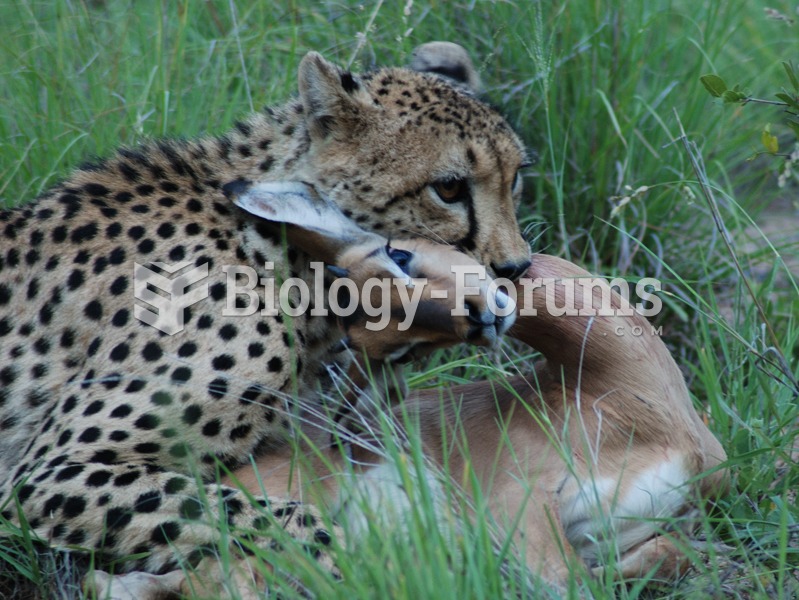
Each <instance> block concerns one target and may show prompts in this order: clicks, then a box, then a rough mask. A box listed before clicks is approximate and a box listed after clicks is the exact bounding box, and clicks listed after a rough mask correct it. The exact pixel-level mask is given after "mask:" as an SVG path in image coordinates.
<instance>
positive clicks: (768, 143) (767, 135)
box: [760, 125, 780, 154]
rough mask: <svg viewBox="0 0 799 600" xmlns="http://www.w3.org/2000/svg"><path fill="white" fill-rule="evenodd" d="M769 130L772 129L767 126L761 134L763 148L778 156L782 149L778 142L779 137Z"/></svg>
mask: <svg viewBox="0 0 799 600" xmlns="http://www.w3.org/2000/svg"><path fill="white" fill-rule="evenodd" d="M769 129H770V127H769V126H768V125H766V128H765V129H764V130H763V133H761V134H760V141H761V142H762V143H763V147H764V148H765V149H766V152H769V153H771V154H776V153H777V152H778V151H779V149H780V144H779V142H778V141H777V136H776V135H773V134H772V133H771V132H770V131H769Z"/></svg>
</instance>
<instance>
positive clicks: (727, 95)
mask: <svg viewBox="0 0 799 600" xmlns="http://www.w3.org/2000/svg"><path fill="white" fill-rule="evenodd" d="M721 99H722V100H724V104H734V103H736V102H740V101H741V100H746V94H744V93H743V92H735V91H733V90H727V91H726V92H724V93H723V94H722V95H721Z"/></svg>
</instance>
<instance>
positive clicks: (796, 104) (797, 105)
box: [774, 93, 799, 110]
mask: <svg viewBox="0 0 799 600" xmlns="http://www.w3.org/2000/svg"><path fill="white" fill-rule="evenodd" d="M774 95H775V96H776V97H777V98H779V99H780V100H782V101H783V102H785V104H787V105H788V106H790V107H791V108H795V109H796V110H799V102H797V101H796V98H794V97H793V96H790V95H789V94H781V93H780V94H774Z"/></svg>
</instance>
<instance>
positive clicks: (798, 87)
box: [782, 61, 799, 94]
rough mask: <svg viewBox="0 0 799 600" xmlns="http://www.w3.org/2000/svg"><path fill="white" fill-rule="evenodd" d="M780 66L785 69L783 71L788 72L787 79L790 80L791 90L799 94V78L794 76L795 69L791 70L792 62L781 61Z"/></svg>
mask: <svg viewBox="0 0 799 600" xmlns="http://www.w3.org/2000/svg"><path fill="white" fill-rule="evenodd" d="M782 67H783V68H784V69H785V72H786V73H787V74H788V79H790V80H791V85H792V86H793V91H794V92H796V93H797V94H799V79H798V78H797V77H796V71H794V70H793V64H792V63H790V62H785V61H783V63H782Z"/></svg>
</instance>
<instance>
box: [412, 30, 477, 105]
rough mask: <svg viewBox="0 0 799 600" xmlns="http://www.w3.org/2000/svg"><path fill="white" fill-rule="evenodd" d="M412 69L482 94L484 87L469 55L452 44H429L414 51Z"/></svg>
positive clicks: (461, 47)
mask: <svg viewBox="0 0 799 600" xmlns="http://www.w3.org/2000/svg"><path fill="white" fill-rule="evenodd" d="M410 68H411V69H413V70H414V71H419V72H421V73H433V74H434V75H438V76H439V77H442V78H444V79H446V80H448V81H450V82H451V83H454V84H455V85H457V86H459V87H461V88H464V89H465V90H467V91H469V92H471V93H472V94H480V93H482V91H483V86H482V84H481V83H480V75H478V74H477V69H475V68H474V63H473V62H472V59H471V57H470V56H469V53H468V52H466V49H465V48H464V47H463V46H460V45H458V44H453V43H452V42H428V43H427V44H422V45H421V46H417V47H416V48H415V49H414V51H413V59H412V60H411V64H410Z"/></svg>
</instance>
